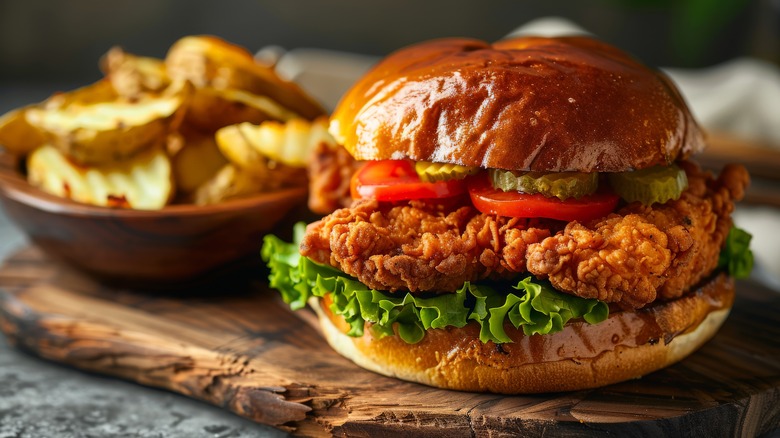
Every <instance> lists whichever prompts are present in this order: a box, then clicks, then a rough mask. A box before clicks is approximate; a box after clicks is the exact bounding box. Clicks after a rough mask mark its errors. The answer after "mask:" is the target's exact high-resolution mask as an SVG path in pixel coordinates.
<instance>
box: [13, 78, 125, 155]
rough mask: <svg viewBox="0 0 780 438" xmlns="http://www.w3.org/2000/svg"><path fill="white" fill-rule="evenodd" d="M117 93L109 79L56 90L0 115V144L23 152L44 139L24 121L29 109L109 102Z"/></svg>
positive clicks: (17, 153) (33, 147)
mask: <svg viewBox="0 0 780 438" xmlns="http://www.w3.org/2000/svg"><path fill="white" fill-rule="evenodd" d="M116 97H117V94H116V92H115V91H114V89H113V87H112V86H111V84H110V83H109V82H108V81H105V80H100V81H98V82H95V83H94V84H90V85H87V86H84V87H81V88H78V89H76V90H73V91H69V92H67V93H55V94H54V95H52V96H51V97H49V98H48V99H46V100H45V101H43V102H41V103H37V104H33V105H28V106H25V107H22V108H17V109H14V110H11V111H9V112H7V113H5V114H3V115H2V116H0V146H3V147H4V148H5V149H6V150H7V151H8V152H10V153H12V154H15V155H26V154H29V153H30V152H32V151H33V150H34V149H35V148H37V147H38V146H41V145H42V144H43V143H45V142H46V139H47V137H46V136H45V134H44V132H43V131H42V130H41V129H40V128H39V127H37V126H34V125H33V124H31V123H30V122H28V120H27V113H28V112H29V111H31V110H55V109H58V108H62V107H65V106H67V105H70V104H74V103H79V104H91V103H98V102H110V101H112V100H113V99H116Z"/></svg>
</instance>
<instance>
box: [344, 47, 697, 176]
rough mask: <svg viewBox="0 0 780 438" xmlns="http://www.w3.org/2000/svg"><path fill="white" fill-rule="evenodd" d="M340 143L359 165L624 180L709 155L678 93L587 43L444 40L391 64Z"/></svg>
mask: <svg viewBox="0 0 780 438" xmlns="http://www.w3.org/2000/svg"><path fill="white" fill-rule="evenodd" d="M330 131H331V133H332V134H333V135H334V136H335V137H336V139H337V140H338V141H339V142H340V143H341V144H343V145H344V146H345V147H346V148H347V150H348V151H349V152H350V153H352V155H354V157H355V158H357V159H358V160H380V159H402V158H410V159H412V160H415V161H433V162H448V163H456V164H461V165H467V166H482V167H489V168H499V169H511V170H533V171H543V172H558V171H579V172H594V171H600V172H622V171H629V170H633V169H642V168H646V167H650V166H653V165H659V164H663V165H666V164H669V163H671V162H673V161H675V160H676V159H678V158H683V157H686V156H688V155H690V154H691V153H694V152H697V151H699V150H701V149H702V148H703V147H704V140H703V135H702V133H701V131H700V129H699V127H698V125H697V124H696V122H695V121H694V119H693V117H692V116H691V113H690V111H689V109H688V107H687V105H686V103H685V101H684V100H683V98H682V97H681V95H680V93H679V91H678V90H677V89H676V88H675V86H674V84H672V82H671V81H670V79H669V78H668V77H666V76H665V75H664V74H663V73H661V72H659V71H655V70H651V69H649V68H647V67H645V66H643V65H642V64H640V63H639V62H637V61H636V60H634V59H633V58H631V57H630V56H629V55H627V54H625V53H624V52H622V51H620V50H618V49H616V48H614V47H612V46H610V45H608V44H605V43H602V42H599V41H597V40H594V39H591V38H588V37H581V36H580V37H562V38H542V37H521V38H514V39H507V40H502V41H499V42H496V43H494V44H488V43H485V42H483V41H479V40H473V39H442V40H434V41H431V42H426V43H421V44H417V45H413V46H410V47H408V48H405V49H402V50H400V51H397V52H395V53H393V54H392V55H390V56H389V57H387V58H385V59H384V60H382V61H381V62H379V64H377V65H376V66H375V67H374V68H373V70H371V71H370V72H369V73H368V74H367V75H365V76H364V77H363V78H362V79H360V80H359V81H358V82H357V83H356V84H355V85H354V86H353V87H352V89H351V90H350V91H349V92H348V93H347V94H346V95H345V96H344V97H343V98H342V100H341V102H340V103H339V105H338V107H337V108H336V110H335V112H334V113H333V115H332V118H331V128H330Z"/></svg>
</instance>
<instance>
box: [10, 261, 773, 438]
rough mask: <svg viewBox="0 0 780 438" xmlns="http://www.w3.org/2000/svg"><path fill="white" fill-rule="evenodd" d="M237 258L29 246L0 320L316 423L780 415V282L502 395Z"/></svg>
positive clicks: (687, 423)
mask: <svg viewBox="0 0 780 438" xmlns="http://www.w3.org/2000/svg"><path fill="white" fill-rule="evenodd" d="M262 278H263V273H262V271H261V270H260V269H256V268H253V269H248V270H246V271H240V270H239V271H236V272H234V273H233V275H231V276H230V277H227V278H225V279H223V281H220V282H215V283H212V284H210V285H206V286H204V287H202V288H200V289H199V290H190V291H188V292H187V293H186V294H185V293H183V292H182V293H179V294H167V295H161V294H159V293H147V292H144V291H137V290H136V291H130V290H121V289H116V288H113V289H112V288H108V287H104V286H101V285H99V284H97V283H95V282H94V281H92V280H91V279H89V278H87V277H85V276H83V275H82V274H80V273H78V272H75V271H73V270H71V269H70V268H68V267H65V266H63V265H60V264H57V263H55V262H52V261H50V260H48V259H47V258H46V257H45V256H44V255H43V254H42V253H41V252H40V251H39V250H37V249H36V248H32V247H31V248H27V249H25V250H22V251H21V252H19V253H17V254H16V255H14V256H12V257H11V258H10V259H8V260H7V261H6V263H5V265H4V266H3V267H2V268H0V289H2V291H0V328H2V330H3V331H4V332H5V334H6V336H7V337H8V339H9V341H10V342H12V343H13V344H14V345H16V346H17V347H19V348H22V349H25V350H28V351H30V352H32V353H34V354H36V355H39V356H41V357H43V358H46V359H49V360H53V361H57V362H62V363H66V364H69V365H72V366H75V367H78V368H82V369H85V370H90V371H95V372H99V373H104V374H109V375H114V376H118V377H121V378H125V379H128V380H132V381H136V382H139V383H141V384H144V385H150V386H155V387H160V388H166V389H169V390H171V391H175V392H178V393H181V394H184V395H187V396H190V397H193V398H197V399H200V400H204V401H206V402H208V403H212V404H215V405H217V406H221V407H223V408H225V409H228V410H231V411H233V412H235V413H237V414H239V415H242V416H245V417H248V418H250V419H252V420H255V421H257V422H260V423H264V424H269V425H273V426H275V427H278V428H280V429H283V430H286V431H289V432H292V433H293V434H296V435H305V436H322V435H329V434H332V435H337V436H376V435H379V434H391V433H392V434H394V435H399V436H414V435H425V436H446V437H458V436H464V437H468V436H498V437H500V436H518V435H522V436H544V435H551V434H552V435H556V436H591V435H598V436H601V435H604V434H619V436H675V435H680V436H702V437H705V436H706V437H712V436H756V435H760V434H763V433H767V432H771V431H776V430H777V429H778V428H780V342H779V341H778V340H780V324H778V322H780V318H778V315H777V312H778V309H780V294H777V293H775V292H773V291H770V290H768V289H766V288H764V287H762V286H759V285H757V284H753V283H748V282H743V283H740V284H739V285H738V298H737V301H736V304H735V307H734V310H733V312H732V314H731V316H730V318H729V320H728V321H727V322H726V324H725V325H724V327H723V328H722V329H721V330H720V332H719V333H718V335H717V336H716V337H715V338H714V339H713V340H712V341H711V342H709V343H708V344H707V345H705V346H704V347H703V348H702V349H701V350H699V351H698V352H697V353H695V354H694V355H692V356H691V357H689V358H688V359H686V360H684V361H683V362H681V363H679V364H677V365H674V366H672V367H670V368H667V369H665V370H663V371H660V372H656V373H653V374H651V375H648V376H645V377H644V378H642V379H639V380H633V381H629V382H625V383H621V384H617V385H612V386H609V387H605V388H601V389H597V390H588V391H579V392H572V393H558V394H544V395H534V396H512V397H507V396H499V395H492V394H473V393H465V392H455V391H445V390H439V389H435V388H429V387H426V386H422V385H418V384H413V383H407V382H402V381H398V380H395V379H390V378H387V377H383V376H379V375H376V374H373V373H371V372H368V371H364V370H362V369H360V368H357V367H356V366H355V365H353V364H352V363H351V362H349V361H347V360H346V359H344V358H342V357H340V356H338V355H337V354H335V353H334V352H333V351H331V350H330V349H329V348H328V347H327V345H326V344H325V342H324V341H323V339H322V338H321V336H320V335H319V333H318V331H317V330H316V329H314V328H313V327H312V325H313V324H314V315H313V314H312V313H309V312H296V313H292V312H290V311H289V310H287V308H286V306H285V305H284V304H283V303H281V302H280V301H279V300H278V298H277V297H276V294H275V293H272V292H270V291H269V290H268V289H267V287H266V286H265V284H264V282H263V280H262Z"/></svg>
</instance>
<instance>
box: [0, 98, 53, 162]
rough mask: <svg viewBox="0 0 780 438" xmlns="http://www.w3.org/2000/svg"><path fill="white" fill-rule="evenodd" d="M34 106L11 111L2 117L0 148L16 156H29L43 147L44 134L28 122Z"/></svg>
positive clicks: (0, 122) (0, 123)
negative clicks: (29, 111)
mask: <svg viewBox="0 0 780 438" xmlns="http://www.w3.org/2000/svg"><path fill="white" fill-rule="evenodd" d="M30 108H33V107H32V106H29V107H24V108H19V109H15V110H12V111H9V112H7V113H5V114H3V115H2V116H0V146H2V147H4V148H5V150H7V151H8V152H10V153H12V154H14V155H27V154H29V153H30V152H32V151H33V150H34V149H35V148H37V147H38V146H40V145H42V144H43V143H44V142H45V141H46V138H45V137H44V136H43V133H42V132H41V131H40V130H38V129H37V128H35V127H34V126H32V125H30V124H29V123H28V122H27V110H28V109H30Z"/></svg>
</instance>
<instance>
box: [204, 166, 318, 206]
mask: <svg viewBox="0 0 780 438" xmlns="http://www.w3.org/2000/svg"><path fill="white" fill-rule="evenodd" d="M263 163H264V164H265V165H267V166H268V167H265V169H264V170H261V169H262V167H261V166H260V165H256V166H255V167H253V168H252V169H242V168H241V167H238V166H236V165H235V164H233V163H228V164H226V165H225V166H224V167H222V169H220V170H219V172H217V173H216V175H214V176H213V177H212V178H210V179H209V180H208V181H206V182H205V183H204V184H203V185H201V186H200V187H198V190H196V191H195V196H194V199H195V203H196V204H198V205H205V204H214V203H217V202H222V201H225V200H228V199H235V198H242V197H246V196H250V195H255V194H258V193H264V192H271V191H274V190H278V189H280V188H283V187H295V186H305V185H306V181H307V180H306V170H305V169H301V168H298V167H290V166H285V165H282V164H279V163H275V162H273V161H269V160H265V161H263Z"/></svg>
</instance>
